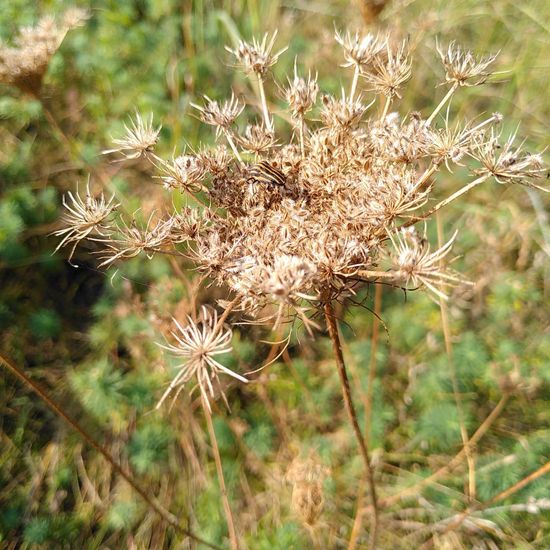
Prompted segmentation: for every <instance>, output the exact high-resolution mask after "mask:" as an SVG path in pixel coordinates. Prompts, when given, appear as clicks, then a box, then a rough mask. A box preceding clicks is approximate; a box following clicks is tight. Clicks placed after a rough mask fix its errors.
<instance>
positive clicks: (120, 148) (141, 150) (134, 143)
mask: <svg viewBox="0 0 550 550" xmlns="http://www.w3.org/2000/svg"><path fill="white" fill-rule="evenodd" d="M124 129H125V130H126V135H125V136H124V137H122V138H117V139H113V143H114V144H115V145H116V147H114V148H112V149H106V150H105V151H102V152H103V154H104V155H107V154H109V153H121V154H122V155H123V156H124V158H126V159H137V158H139V157H141V156H142V155H147V154H149V153H152V152H153V149H154V147H155V145H156V144H157V141H158V136H159V133H160V130H161V126H158V127H157V128H155V127H154V126H153V115H152V114H150V115H149V117H148V119H146V120H144V119H143V118H142V117H141V115H140V114H139V113H136V115H135V120H132V121H131V124H130V126H127V125H126V124H125V125H124Z"/></svg>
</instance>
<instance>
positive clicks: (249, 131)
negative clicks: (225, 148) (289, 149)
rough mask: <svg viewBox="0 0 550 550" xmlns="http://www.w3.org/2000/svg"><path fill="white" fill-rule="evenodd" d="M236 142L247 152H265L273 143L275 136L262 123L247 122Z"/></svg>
mask: <svg viewBox="0 0 550 550" xmlns="http://www.w3.org/2000/svg"><path fill="white" fill-rule="evenodd" d="M238 142H239V143H240V145H242V147H243V149H244V150H245V151H247V152H249V153H256V154H259V153H266V152H268V151H269V149H271V148H272V147H273V146H274V145H275V136H274V134H273V132H272V131H271V130H268V129H267V128H266V127H265V125H264V124H248V125H247V127H246V129H245V131H244V134H243V135H242V136H240V137H239V138H238Z"/></svg>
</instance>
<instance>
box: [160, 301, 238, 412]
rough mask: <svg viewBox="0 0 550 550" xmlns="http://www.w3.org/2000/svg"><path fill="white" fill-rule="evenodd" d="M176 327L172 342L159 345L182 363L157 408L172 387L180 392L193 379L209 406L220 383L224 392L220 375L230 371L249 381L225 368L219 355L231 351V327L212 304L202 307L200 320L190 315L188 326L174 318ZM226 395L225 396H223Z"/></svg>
mask: <svg viewBox="0 0 550 550" xmlns="http://www.w3.org/2000/svg"><path fill="white" fill-rule="evenodd" d="M173 321H174V325H175V330H174V331H172V337H173V339H174V341H175V343H173V344H170V343H168V344H166V345H163V344H159V345H160V347H162V348H163V349H165V350H167V351H169V352H170V353H171V354H172V355H174V356H176V357H180V358H182V359H183V362H182V363H180V364H179V365H177V366H176V370H177V371H178V372H177V374H176V376H175V377H174V379H173V380H172V382H171V383H170V385H169V386H168V388H167V390H166V391H165V392H164V395H163V396H162V397H161V399H160V401H159V403H158V404H157V408H158V407H160V406H161V405H162V403H163V402H164V401H165V400H166V398H167V397H168V396H169V395H170V393H171V392H172V391H173V390H176V396H177V394H178V393H179V392H180V391H181V390H182V389H183V386H184V385H185V384H186V383H187V382H189V381H190V380H192V379H195V380H196V382H197V386H198V388H199V390H200V393H201V395H202V397H203V399H204V401H205V403H206V406H207V407H209V408H210V399H211V398H214V397H215V395H216V391H215V388H214V386H217V389H218V391H220V392H221V394H222V395H223V396H224V394H223V390H222V388H221V385H220V379H219V375H220V374H227V375H229V376H231V377H232V378H235V379H236V380H239V381H240V382H243V383H246V382H248V380H247V379H246V378H245V377H244V376H241V375H240V374H237V373H236V372H233V371H232V370H231V369H228V368H227V367H224V366H223V365H222V364H221V363H220V362H219V361H218V360H217V356H219V355H223V354H226V353H229V352H230V351H231V349H232V348H231V338H232V332H231V329H230V328H229V327H227V326H219V319H218V313H217V312H216V311H215V310H214V309H212V308H209V307H206V306H203V307H202V309H201V315H200V318H199V320H198V321H194V320H193V319H191V318H190V317H188V318H187V325H185V326H183V325H181V324H180V323H179V321H177V319H174V320H173ZM224 397H225V396H224Z"/></svg>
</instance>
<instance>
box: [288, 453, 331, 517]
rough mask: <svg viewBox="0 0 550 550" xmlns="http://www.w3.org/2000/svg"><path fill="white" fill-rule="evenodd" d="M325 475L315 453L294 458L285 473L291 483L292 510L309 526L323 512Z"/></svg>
mask: <svg viewBox="0 0 550 550" xmlns="http://www.w3.org/2000/svg"><path fill="white" fill-rule="evenodd" d="M327 475H328V471H327V469H326V468H324V467H323V465H322V464H321V463H320V461H319V459H318V458H317V457H316V456H315V455H311V456H310V457H308V458H307V459H306V460H301V459H300V458H296V459H294V460H293V461H292V463H291V464H290V467H289V469H288V471H287V473H286V480H287V481H288V482H289V483H290V484H291V485H292V510H293V512H294V513H295V514H296V515H297V516H298V518H299V519H300V521H302V522H304V523H305V524H306V525H307V526H309V527H313V526H314V525H315V524H317V522H318V521H319V517H320V516H321V514H322V512H323V508H324V505H325V495H324V489H323V483H324V481H325V479H326V478H327Z"/></svg>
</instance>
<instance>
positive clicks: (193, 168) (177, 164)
mask: <svg viewBox="0 0 550 550" xmlns="http://www.w3.org/2000/svg"><path fill="white" fill-rule="evenodd" d="M159 168H160V170H161V172H162V173H163V174H165V175H163V176H162V183H163V185H164V187H165V188H166V189H179V190H180V191H186V190H189V191H197V190H201V189H203V188H204V186H203V185H202V181H203V179H204V177H205V175H206V174H207V171H208V169H207V167H206V164H205V162H204V159H202V158H201V157H199V156H197V155H180V156H179V157H176V158H175V159H174V160H172V161H171V162H164V161H162V162H161V163H160V164H159Z"/></svg>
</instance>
